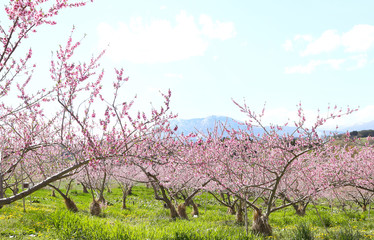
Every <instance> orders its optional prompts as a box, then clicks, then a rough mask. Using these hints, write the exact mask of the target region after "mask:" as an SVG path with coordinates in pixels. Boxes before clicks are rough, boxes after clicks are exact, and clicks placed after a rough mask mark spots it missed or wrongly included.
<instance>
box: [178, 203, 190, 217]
mask: <svg viewBox="0 0 374 240" xmlns="http://www.w3.org/2000/svg"><path fill="white" fill-rule="evenodd" d="M186 205H187V204H186V203H182V204H179V205H178V215H179V217H180V218H182V219H188V216H187V213H186Z"/></svg>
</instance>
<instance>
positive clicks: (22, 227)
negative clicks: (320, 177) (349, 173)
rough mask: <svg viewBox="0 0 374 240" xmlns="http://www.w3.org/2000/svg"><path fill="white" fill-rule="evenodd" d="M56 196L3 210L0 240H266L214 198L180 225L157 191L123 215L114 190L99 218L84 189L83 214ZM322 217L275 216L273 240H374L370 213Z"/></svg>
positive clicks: (140, 194)
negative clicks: (155, 195) (247, 231)
mask: <svg viewBox="0 0 374 240" xmlns="http://www.w3.org/2000/svg"><path fill="white" fill-rule="evenodd" d="M50 195H51V190H49V189H42V190H40V191H38V192H36V193H34V194H33V195H31V196H29V197H27V198H26V212H24V211H23V205H22V201H18V202H15V203H13V204H11V205H7V206H4V207H3V208H2V209H0V239H10V238H12V239H264V238H263V237H261V236H253V235H251V234H250V235H249V236H248V237H247V236H246V234H245V227H244V226H242V225H238V224H236V223H235V216H232V215H229V214H227V209H226V208H225V207H223V206H221V205H219V204H218V203H217V202H216V201H215V200H214V199H212V197H211V196H209V195H208V194H201V195H198V196H197V197H196V198H195V202H196V203H198V204H200V207H199V211H200V216H199V217H198V218H193V217H190V219H189V220H181V219H177V220H175V221H172V220H170V218H169V211H168V210H167V209H165V208H164V207H163V203H161V202H158V201H156V200H154V198H153V192H152V189H148V188H146V187H144V186H135V187H134V189H133V194H132V195H131V196H129V197H128V199H127V206H128V208H129V209H126V210H122V209H121V206H122V203H121V192H120V190H119V189H117V188H113V189H112V192H111V193H106V196H105V197H106V200H107V201H108V205H107V206H106V207H105V208H104V209H103V211H102V213H101V215H100V216H98V217H93V216H90V214H89V205H90V202H91V196H90V194H84V193H82V191H81V189H80V188H78V187H76V189H73V190H72V191H71V194H70V197H71V198H72V199H73V200H74V202H75V203H76V205H77V207H78V209H79V212H78V213H72V212H69V211H67V210H66V209H65V206H64V202H63V199H62V198H61V197H60V196H57V197H51V196H50ZM188 211H191V209H188ZM318 211H319V213H320V216H321V218H322V221H321V218H320V217H319V216H318V215H317V214H316V211H315V210H314V208H313V207H309V209H308V211H307V214H306V216H304V217H299V216H297V215H296V214H295V213H294V210H293V209H291V208H289V209H283V210H281V211H278V212H275V213H273V214H272V215H271V216H270V224H271V226H272V227H273V232H274V234H273V236H271V237H268V238H267V239H344V240H345V239H374V222H373V220H374V218H373V217H372V216H370V217H368V216H367V213H362V212H360V211H354V210H347V211H346V212H342V211H338V210H337V209H334V212H333V213H332V212H331V209H330V208H328V207H326V206H323V205H319V206H318ZM249 214H250V216H251V215H252V212H251V211H249ZM372 215H373V214H372Z"/></svg>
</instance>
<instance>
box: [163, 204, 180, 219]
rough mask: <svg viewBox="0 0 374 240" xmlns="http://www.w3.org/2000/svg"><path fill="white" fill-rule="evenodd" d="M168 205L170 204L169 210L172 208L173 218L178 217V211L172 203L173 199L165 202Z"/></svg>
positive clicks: (171, 215)
mask: <svg viewBox="0 0 374 240" xmlns="http://www.w3.org/2000/svg"><path fill="white" fill-rule="evenodd" d="M165 203H166V205H167V206H168V208H169V210H170V217H171V219H173V220H174V219H176V218H177V217H179V214H178V212H177V210H176V209H175V207H174V205H173V204H172V203H171V201H166V202H165Z"/></svg>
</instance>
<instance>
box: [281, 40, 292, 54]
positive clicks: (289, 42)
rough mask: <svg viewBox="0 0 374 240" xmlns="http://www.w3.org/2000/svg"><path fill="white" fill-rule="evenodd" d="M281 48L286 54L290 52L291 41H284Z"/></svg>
mask: <svg viewBox="0 0 374 240" xmlns="http://www.w3.org/2000/svg"><path fill="white" fill-rule="evenodd" d="M282 47H283V48H284V50H286V52H289V51H291V50H292V41H291V40H286V42H284V43H283V45H282Z"/></svg>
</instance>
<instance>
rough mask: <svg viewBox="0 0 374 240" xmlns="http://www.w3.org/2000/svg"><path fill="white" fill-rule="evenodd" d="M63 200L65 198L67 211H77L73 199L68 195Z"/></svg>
mask: <svg viewBox="0 0 374 240" xmlns="http://www.w3.org/2000/svg"><path fill="white" fill-rule="evenodd" d="M64 200H65V206H66V208H67V209H68V210H69V211H72V212H78V207H77V205H75V203H74V202H73V200H71V199H70V198H68V197H66V198H64Z"/></svg>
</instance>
